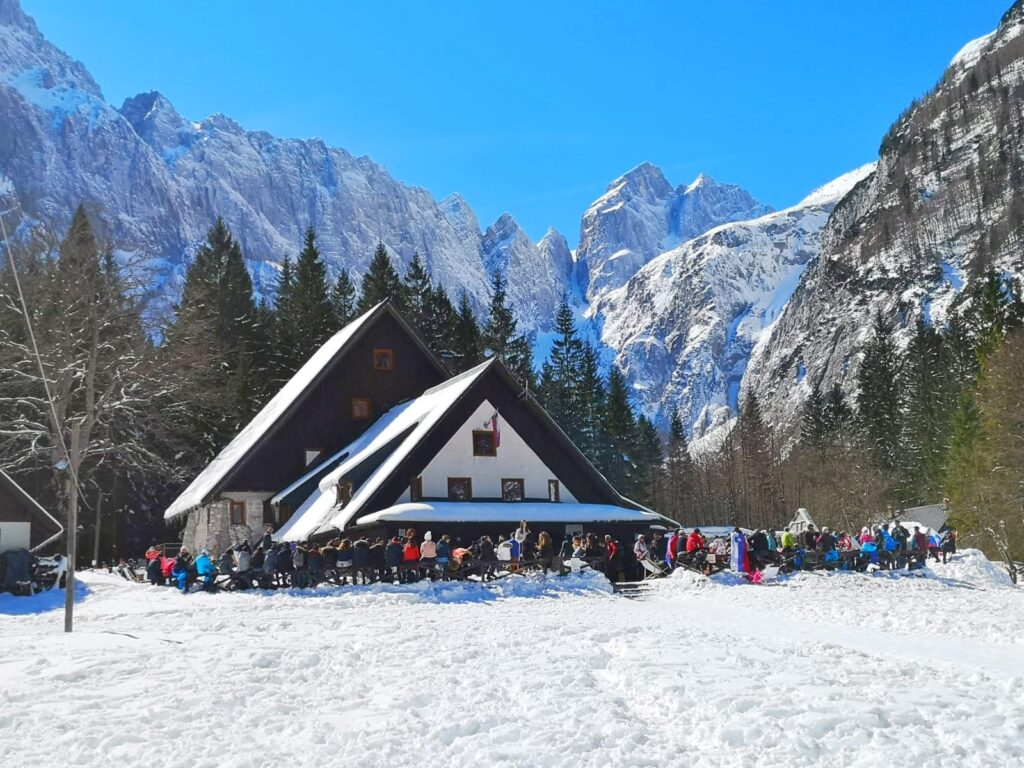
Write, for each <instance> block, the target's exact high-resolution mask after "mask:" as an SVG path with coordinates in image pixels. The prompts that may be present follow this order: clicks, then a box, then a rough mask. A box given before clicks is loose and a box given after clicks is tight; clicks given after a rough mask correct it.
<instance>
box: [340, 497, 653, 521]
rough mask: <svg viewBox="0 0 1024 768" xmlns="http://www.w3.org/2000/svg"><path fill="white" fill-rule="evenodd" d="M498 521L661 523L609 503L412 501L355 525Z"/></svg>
mask: <svg viewBox="0 0 1024 768" xmlns="http://www.w3.org/2000/svg"><path fill="white" fill-rule="evenodd" d="M405 520H408V521H416V522H424V523H435V522H436V523H460V522H471V523H500V522H507V521H517V520H526V521H527V522H529V523H612V522H630V523H632V522H641V523H643V522H647V523H655V524H659V525H660V524H664V522H665V518H664V517H662V516H661V515H659V514H657V513H655V512H648V511H645V510H641V509H630V508H628V507H616V506H613V505H611V504H577V503H562V502H555V503H552V502H544V501H539V502H529V501H515V502H511V501H416V502H410V503H407V504H396V505H395V506H393V507H388V508H387V509H382V510H380V511H379V512H372V513H370V514H368V515H363V516H362V517H360V518H358V519H357V520H356V525H369V524H372V523H381V522H402V521H405Z"/></svg>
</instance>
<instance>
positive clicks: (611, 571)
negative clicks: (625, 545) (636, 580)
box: [604, 534, 626, 584]
mask: <svg viewBox="0 0 1024 768" xmlns="http://www.w3.org/2000/svg"><path fill="white" fill-rule="evenodd" d="M604 552H605V555H604V556H605V572H604V573H605V576H607V577H608V581H610V582H612V583H613V584H615V583H618V582H621V581H625V580H626V573H625V568H624V567H623V562H622V561H623V555H622V545H621V544H619V542H618V541H617V540H615V539H613V538H612V537H611V536H609V535H607V534H606V535H605V537H604Z"/></svg>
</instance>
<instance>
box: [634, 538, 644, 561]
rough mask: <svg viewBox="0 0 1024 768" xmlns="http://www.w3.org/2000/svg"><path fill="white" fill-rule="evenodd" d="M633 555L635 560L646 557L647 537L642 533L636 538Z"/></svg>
mask: <svg viewBox="0 0 1024 768" xmlns="http://www.w3.org/2000/svg"><path fill="white" fill-rule="evenodd" d="M633 555H634V556H635V557H636V559H637V560H643V559H644V558H645V557H647V537H646V536H644V535H643V534H642V533H641V534H640V535H639V536H637V537H636V544H634V545H633Z"/></svg>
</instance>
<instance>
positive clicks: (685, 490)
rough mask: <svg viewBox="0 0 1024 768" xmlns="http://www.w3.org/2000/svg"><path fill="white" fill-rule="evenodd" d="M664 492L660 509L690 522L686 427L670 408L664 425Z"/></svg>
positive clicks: (691, 502)
mask: <svg viewBox="0 0 1024 768" xmlns="http://www.w3.org/2000/svg"><path fill="white" fill-rule="evenodd" d="M665 475H666V478H665V492H664V495H663V499H664V500H663V501H662V502H661V503H660V506H661V507H662V511H663V512H664V513H665V514H668V515H669V516H670V517H672V516H673V515H674V516H675V517H676V519H679V520H686V521H688V522H693V517H694V511H695V510H694V490H695V488H694V485H695V483H694V481H695V473H694V465H693V459H692V458H691V457H690V447H689V445H687V441H686V429H685V427H684V425H683V419H682V416H681V415H680V414H679V409H678V408H676V409H674V410H673V411H672V417H671V419H670V420H669V426H668V445H667V448H666V457H665Z"/></svg>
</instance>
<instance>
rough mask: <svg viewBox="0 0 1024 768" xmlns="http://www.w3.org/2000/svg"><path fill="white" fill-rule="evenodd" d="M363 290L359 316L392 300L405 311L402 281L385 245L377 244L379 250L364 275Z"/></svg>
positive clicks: (360, 297)
mask: <svg viewBox="0 0 1024 768" xmlns="http://www.w3.org/2000/svg"><path fill="white" fill-rule="evenodd" d="M361 288H362V290H361V291H360V294H359V305H358V307H357V310H356V311H357V312H358V314H360V315H361V314H363V313H364V312H368V311H369V310H371V309H373V307H375V306H376V305H377V304H379V303H380V302H382V301H384V300H385V299H391V300H392V301H393V302H394V303H395V306H396V307H397V308H398V309H399V310H400V311H404V310H405V292H404V291H403V290H402V280H401V278H400V277H399V276H398V272H397V271H396V270H395V266H394V264H392V262H391V256H390V255H388V249H387V248H386V247H385V246H384V243H378V244H377V250H375V251H374V252H373V258H372V259H371V260H370V266H369V267H368V268H367V270H366V274H365V275H363V284H362V287H361Z"/></svg>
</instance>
